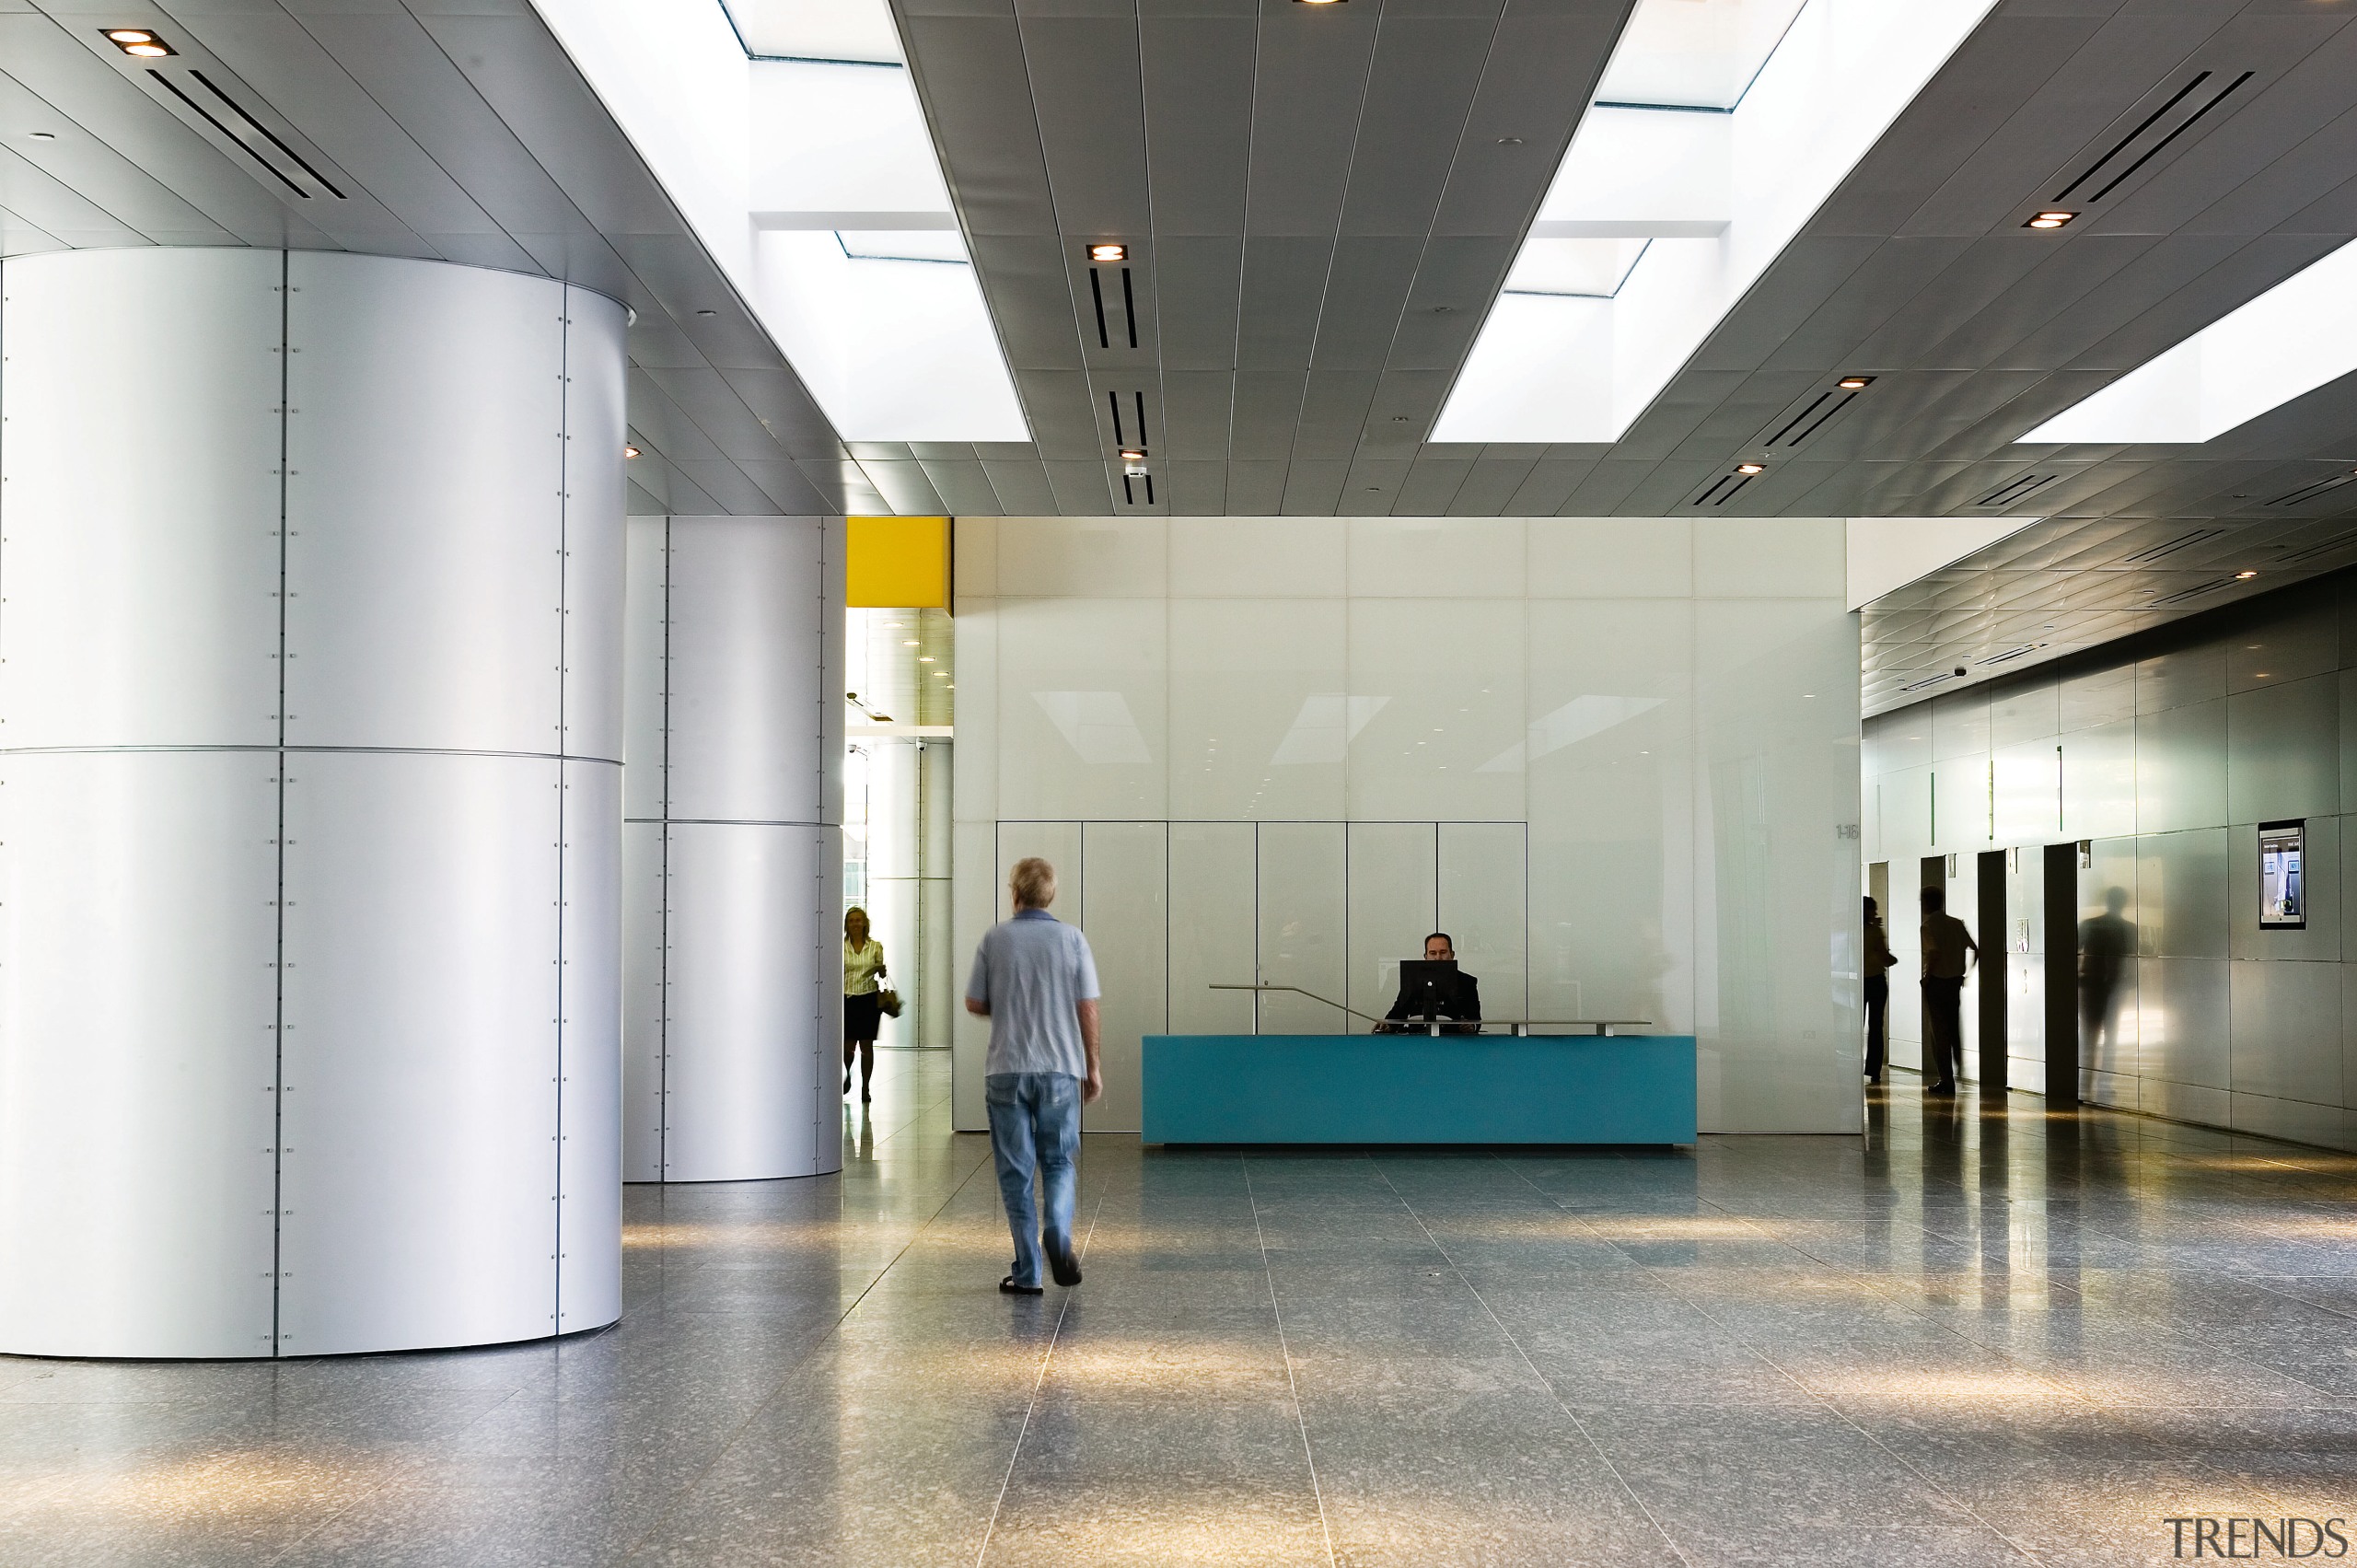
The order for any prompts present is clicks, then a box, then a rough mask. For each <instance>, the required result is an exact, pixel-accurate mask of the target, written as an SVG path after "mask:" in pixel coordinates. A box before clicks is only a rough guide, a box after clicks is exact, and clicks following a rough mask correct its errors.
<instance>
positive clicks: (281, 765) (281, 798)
mask: <svg viewBox="0 0 2357 1568" xmlns="http://www.w3.org/2000/svg"><path fill="white" fill-rule="evenodd" d="M294 296H295V268H294V259H293V257H292V256H291V255H290V254H289V253H288V252H287V251H285V250H281V251H279V253H278V703H277V707H278V712H277V713H276V714H274V715H273V718H274V720H275V722H276V724H277V726H278V745H277V748H276V749H275V750H274V751H273V762H274V763H275V764H276V765H275V766H274V767H273V768H272V769H271V772H272V774H273V778H272V781H271V783H272V785H273V788H274V789H275V790H276V791H277V802H276V806H277V817H276V825H277V834H276V842H275V843H273V845H272V848H273V850H274V851H275V852H276V865H275V866H274V868H273V870H274V875H273V892H274V895H275V903H276V908H275V909H273V911H272V913H273V917H274V918H273V923H272V931H271V942H272V948H273V957H274V958H276V959H277V962H275V963H274V964H273V965H272V966H271V1021H270V1050H271V1094H270V1133H271V1136H270V1353H271V1355H272V1357H273V1359H275V1358H276V1357H277V1356H278V1354H279V1347H280V1346H281V1345H282V1344H284V1342H285V1338H284V1336H285V1330H284V1322H283V1313H282V1303H281V1301H280V1296H281V1295H282V1287H283V1286H284V1283H285V1280H286V1271H285V1261H286V1257H285V1251H286V1241H285V1228H286V1219H285V1214H286V582H287V573H286V567H287V561H286V553H287V552H286V526H287V507H286V467H287V464H288V463H289V462H290V461H292V460H293V447H292V442H291V440H290V425H291V423H292V421H291V416H290V415H289V414H288V412H287V410H288V409H289V408H291V407H292V406H293V404H294V395H295V382H294V375H293V372H292V371H291V370H290V369H289V368H288V362H289V361H291V360H293V358H294V357H295V355H294V354H293V353H292V352H290V351H291V350H292V349H293V347H294V337H295V330H294V304H293V301H294Z"/></svg>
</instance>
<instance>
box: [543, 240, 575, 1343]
mask: <svg viewBox="0 0 2357 1568" xmlns="http://www.w3.org/2000/svg"><path fill="white" fill-rule="evenodd" d="M556 364H557V384H556V386H557V391H556V406H557V416H556V429H557V441H556V722H557V752H558V761H557V764H556V995H555V996H554V998H553V999H552V1000H553V1001H554V1002H555V1004H556V1085H555V1088H556V1138H555V1144H556V1147H555V1150H554V1151H553V1155H554V1161H553V1167H552V1170H551V1171H550V1176H551V1179H552V1181H553V1182H554V1185H555V1188H556V1192H555V1197H556V1202H555V1204H554V1205H553V1206H554V1208H555V1209H556V1217H555V1224H554V1225H553V1226H552V1234H551V1236H550V1237H549V1246H550V1248H551V1251H550V1254H549V1261H550V1262H551V1263H552V1265H554V1267H553V1268H552V1270H551V1271H550V1275H549V1332H550V1334H551V1336H552V1337H553V1336H555V1335H559V1334H562V1333H563V1332H564V1205H565V1201H566V1198H567V1196H568V1194H567V1193H566V1192H565V1190H564V1034H565V1022H566V1019H565V1016H564V1015H565V1009H564V995H565V992H564V968H565V952H564V931H565V919H564V907H565V902H564V900H565V885H564V867H565V861H566V859H567V856H566V854H565V847H566V842H567V840H566V830H567V829H568V828H569V827H570V826H571V825H572V814H571V812H569V811H568V810H567V809H566V806H567V800H566V797H567V796H570V795H571V794H572V793H573V789H572V784H571V782H570V781H569V780H567V779H566V777H565V776H564V774H565V765H564V761H563V751H564V742H565V738H566V737H568V736H569V735H570V734H571V733H572V728H571V726H572V719H573V714H572V712H571V710H570V707H569V705H568V698H569V696H570V691H569V688H568V678H569V677H570V675H571V673H572V663H573V661H572V658H571V656H570V654H571V639H570V638H569V637H568V636H567V635H566V628H567V626H568V624H569V620H570V617H571V616H572V613H573V598H572V587H573V533H572V526H573V455H572V444H573V285H571V284H563V285H559V287H558V290H557V350H556Z"/></svg>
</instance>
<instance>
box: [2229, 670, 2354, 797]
mask: <svg viewBox="0 0 2357 1568" xmlns="http://www.w3.org/2000/svg"><path fill="white" fill-rule="evenodd" d="M2339 807H2340V681H2339V680H2338V679H2336V678H2334V677H2332V676H2329V675H2326V676H2317V677H2315V678H2313V679H2307V680H2297V681H2293V682H2292V683H2291V684H2289V685H2285V686H2275V685H2271V684H2270V685H2268V686H2263V687H2260V688H2258V689H2257V690H2255V691H2237V692H2235V694H2234V695H2233V696H2231V697H2229V698H2227V699H2226V819H2227V820H2228V821H2230V822H2267V821H2272V820H2274V819H2278V818H2284V817H2321V816H2324V815H2326V814H2328V813H2329V812H2332V811H2334V810H2337V809H2338V808H2339Z"/></svg>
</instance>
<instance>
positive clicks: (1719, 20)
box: [1596, 0, 1804, 111]
mask: <svg viewBox="0 0 2357 1568" xmlns="http://www.w3.org/2000/svg"><path fill="white" fill-rule="evenodd" d="M1803 3H1804V0H1666V3H1665V0H1645V3H1644V4H1642V5H1640V6H1638V7H1637V9H1636V11H1635V13H1634V14H1633V15H1632V16H1631V17H1630V18H1629V25H1628V27H1627V29H1624V30H1623V31H1622V33H1621V35H1620V46H1619V47H1618V48H1616V49H1615V50H1614V51H1613V52H1612V64H1610V66H1608V68H1607V69H1606V71H1605V73H1604V85H1603V86H1602V87H1599V88H1598V89H1597V91H1596V101H1597V102H1598V103H1627V104H1646V105H1651V106H1655V107H1659V108H1665V109H1708V110H1722V111H1724V110H1732V109H1733V108H1735V106H1736V103H1738V102H1739V101H1741V99H1742V98H1743V94H1744V89H1745V88H1747V87H1749V86H1751V82H1752V78H1753V77H1755V76H1757V75H1759V68H1760V67H1761V66H1763V65H1765V64H1768V57H1769V56H1770V55H1771V54H1773V53H1774V52H1776V45H1777V44H1778V43H1779V42H1780V41H1782V39H1783V36H1784V31H1785V29H1787V28H1789V27H1791V26H1792V24H1793V18H1794V17H1796V16H1798V15H1799V14H1800V9H1801V6H1802V5H1803Z"/></svg>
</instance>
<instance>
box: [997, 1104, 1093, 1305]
mask: <svg viewBox="0 0 2357 1568" xmlns="http://www.w3.org/2000/svg"><path fill="white" fill-rule="evenodd" d="M982 1100H983V1103H984V1104H985V1105H987V1106H988V1107H989V1108H990V1113H991V1157H992V1158H993V1159H994V1160H996V1161H997V1162H998V1191H999V1198H1000V1200H1001V1201H1002V1202H1004V1204H1005V1205H1006V1228H1007V1229H1008V1230H1009V1231H1012V1232H1013V1233H1014V1235H1015V1283H1016V1284H1019V1285H1023V1286H1026V1287H1029V1286H1032V1285H1036V1284H1038V1283H1039V1261H1040V1252H1039V1231H1040V1214H1039V1210H1038V1209H1037V1208H1035V1207H1034V1206H1033V1205H1032V1202H1031V1174H1032V1172H1033V1171H1034V1170H1035V1169H1036V1170H1037V1171H1038V1172H1039V1177H1040V1180H1041V1183H1042V1185H1044V1186H1045V1187H1046V1188H1047V1200H1048V1202H1047V1209H1048V1212H1047V1237H1048V1248H1049V1249H1050V1250H1051V1251H1055V1252H1070V1251H1071V1250H1072V1207H1073V1190H1074V1183H1075V1181H1076V1179H1077V1178H1078V1176H1079V1168H1078V1166H1077V1165H1076V1163H1075V1161H1076V1159H1077V1157H1078V1156H1079V1154H1080V1080H1079V1079H1078V1078H1075V1077H1074V1076H1073V1075H1072V1074H1069V1073H993V1074H991V1075H990V1076H989V1077H987V1078H984V1079H983V1080H982Z"/></svg>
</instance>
